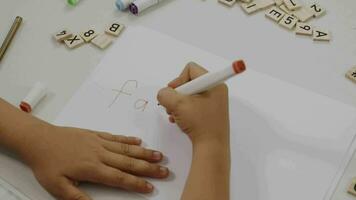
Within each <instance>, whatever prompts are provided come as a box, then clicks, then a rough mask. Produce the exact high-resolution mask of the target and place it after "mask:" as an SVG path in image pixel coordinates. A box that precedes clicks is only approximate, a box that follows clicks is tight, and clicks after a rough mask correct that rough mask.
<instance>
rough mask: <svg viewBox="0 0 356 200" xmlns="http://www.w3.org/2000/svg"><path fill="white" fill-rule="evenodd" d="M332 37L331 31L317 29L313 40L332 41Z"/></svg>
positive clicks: (314, 31)
mask: <svg viewBox="0 0 356 200" xmlns="http://www.w3.org/2000/svg"><path fill="white" fill-rule="evenodd" d="M330 39H331V35H330V32H329V31H326V30H322V29H318V28H315V29H314V30H313V40H316V41H330Z"/></svg>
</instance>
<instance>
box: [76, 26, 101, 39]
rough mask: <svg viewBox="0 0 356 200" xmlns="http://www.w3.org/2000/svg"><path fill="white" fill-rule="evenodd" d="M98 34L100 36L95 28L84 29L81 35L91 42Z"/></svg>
mask: <svg viewBox="0 0 356 200" xmlns="http://www.w3.org/2000/svg"><path fill="white" fill-rule="evenodd" d="M96 36H98V33H97V32H96V30H95V29H93V28H92V29H88V30H87V31H83V32H82V33H80V37H82V38H83V40H84V41H85V42H90V41H91V40H92V39H94V38H95V37H96Z"/></svg>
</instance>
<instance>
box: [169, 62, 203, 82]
mask: <svg viewBox="0 0 356 200" xmlns="http://www.w3.org/2000/svg"><path fill="white" fill-rule="evenodd" d="M207 72H208V71H207V70H206V69H205V68H203V67H202V66H200V65H198V64H196V63H194V62H190V63H188V64H187V65H186V66H185V68H184V70H183V71H182V73H181V74H180V75H179V77H177V78H176V79H174V80H173V81H171V82H170V83H168V86H169V87H171V88H176V87H178V86H180V85H183V84H184V83H186V82H189V81H191V80H193V79H196V78H198V77H199V76H201V75H203V74H205V73H207Z"/></svg>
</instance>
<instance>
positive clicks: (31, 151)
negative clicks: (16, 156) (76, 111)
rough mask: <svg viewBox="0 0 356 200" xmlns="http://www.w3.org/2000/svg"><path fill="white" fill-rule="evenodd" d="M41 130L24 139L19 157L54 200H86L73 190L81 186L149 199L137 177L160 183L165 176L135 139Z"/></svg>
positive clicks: (158, 157) (165, 171) (155, 158)
mask: <svg viewBox="0 0 356 200" xmlns="http://www.w3.org/2000/svg"><path fill="white" fill-rule="evenodd" d="M44 127H45V128H43V127H42V128H41V130H42V131H39V129H36V131H38V132H39V134H36V137H29V138H27V139H26V141H25V143H24V144H23V146H22V148H21V149H22V151H20V152H19V153H20V155H21V156H22V157H23V158H24V159H25V161H26V162H27V163H28V164H29V166H30V167H31V168H32V170H33V171H34V174H35V176H36V178H37V179H38V181H39V182H40V184H41V185H42V186H43V187H44V188H45V189H46V190H48V191H49V192H50V193H51V194H52V195H54V196H55V197H56V198H58V199H61V200H72V199H76V200H89V199H90V197H89V196H87V195H86V194H85V193H83V192H82V191H80V190H79V189H78V188H77V184H78V183H79V182H82V181H83V182H92V183H98V184H104V185H107V186H111V187H117V188H123V189H127V190H132V191H136V192H140V193H149V192H151V191H152V190H153V186H152V185H151V184H150V183H148V182H147V181H146V180H144V179H142V178H139V177H138V176H146V177H153V178H165V177H167V176H168V174H169V172H168V169H167V168H165V167H161V166H159V165H157V164H155V163H156V162H159V161H161V160H162V157H163V155H162V154H161V153H160V152H157V151H152V150H148V149H145V148H142V147H140V146H139V145H140V144H141V140H140V139H138V138H134V137H125V136H114V135H111V134H108V133H102V132H94V131H89V130H84V129H77V128H66V127H57V126H52V125H46V126H44Z"/></svg>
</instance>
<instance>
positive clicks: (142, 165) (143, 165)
mask: <svg viewBox="0 0 356 200" xmlns="http://www.w3.org/2000/svg"><path fill="white" fill-rule="evenodd" d="M103 162H104V163H105V164H106V165H109V166H110V167H114V168H117V169H120V170H122V171H125V172H128V173H130V174H134V175H139V176H146V177H152V178H165V177H167V176H168V175H169V171H168V169H167V168H166V167H162V166H159V165H157V164H153V163H150V162H147V161H144V160H139V159H135V158H130V157H128V156H124V155H119V154H114V153H107V154H105V156H104V158H103Z"/></svg>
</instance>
